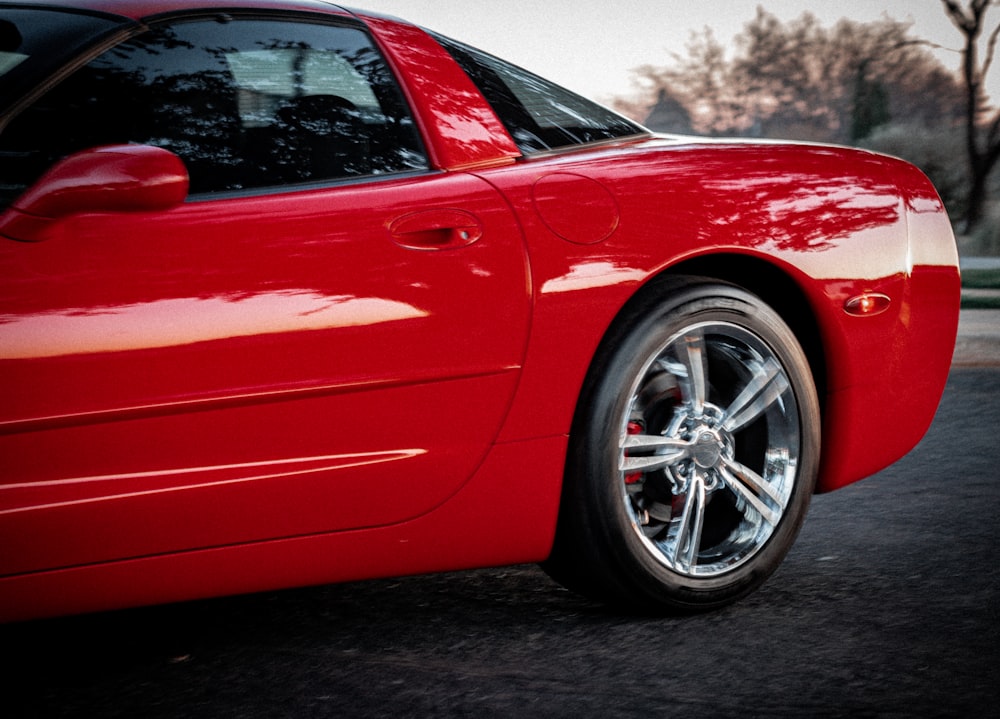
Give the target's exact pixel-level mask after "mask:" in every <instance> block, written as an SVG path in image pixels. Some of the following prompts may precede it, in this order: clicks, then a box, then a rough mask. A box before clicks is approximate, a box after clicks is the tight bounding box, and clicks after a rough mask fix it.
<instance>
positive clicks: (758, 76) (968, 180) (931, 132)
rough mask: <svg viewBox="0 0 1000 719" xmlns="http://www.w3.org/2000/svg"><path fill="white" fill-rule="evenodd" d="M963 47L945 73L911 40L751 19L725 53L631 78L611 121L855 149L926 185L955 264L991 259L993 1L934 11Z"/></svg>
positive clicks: (704, 43)
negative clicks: (986, 84) (618, 118)
mask: <svg viewBox="0 0 1000 719" xmlns="http://www.w3.org/2000/svg"><path fill="white" fill-rule="evenodd" d="M940 2H941V5H942V13H943V16H947V18H948V20H950V21H951V22H952V24H953V25H954V26H955V28H956V45H958V43H959V42H962V43H964V44H963V45H962V47H961V49H960V50H959V51H960V52H961V53H962V60H963V62H962V67H961V70H960V71H959V72H957V73H956V72H954V71H952V70H951V69H949V68H948V67H946V66H945V65H943V64H942V62H941V61H940V60H939V59H938V57H937V56H936V55H935V54H934V53H933V52H932V51H931V49H932V47H933V46H932V45H931V44H930V43H928V42H927V41H925V40H923V39H921V38H919V37H916V36H915V35H914V34H913V33H912V28H911V24H910V23H907V22H901V21H897V20H894V19H891V18H888V17H886V18H884V19H883V20H880V21H878V22H872V23H859V22H854V21H851V20H848V19H843V20H841V21H840V22H838V23H837V24H836V25H834V26H833V27H827V26H823V25H822V24H821V23H820V22H819V21H818V20H817V19H816V17H815V16H813V15H812V14H810V13H804V14H803V15H801V16H800V17H799V18H797V19H795V20H792V21H790V22H782V21H781V20H779V19H778V18H777V17H776V16H774V15H772V14H771V13H769V12H767V10H766V9H764V8H763V7H758V9H757V14H756V16H755V17H754V19H753V20H752V21H751V22H749V23H747V24H746V25H745V26H744V29H743V31H742V32H741V33H740V34H739V35H737V36H736V37H735V38H733V40H732V42H731V43H729V44H728V47H729V48H734V49H732V50H730V51H727V50H726V47H727V45H725V44H723V43H721V42H720V41H719V40H718V39H717V38H716V37H715V36H714V35H713V33H712V31H711V30H710V29H707V28H706V29H705V30H704V31H702V32H701V33H697V34H692V36H691V37H690V39H689V42H688V43H687V46H686V48H685V51H684V52H683V53H673V54H671V55H670V56H669V58H668V62H667V63H665V64H664V65H644V66H642V67H639V68H636V69H635V70H634V71H633V81H634V86H635V91H634V92H633V93H632V95H631V96H630V97H628V98H625V97H621V98H618V99H616V100H615V103H614V104H615V106H616V108H617V109H618V110H619V111H621V112H622V113H624V114H626V115H628V116H629V117H632V118H634V119H636V120H638V121H640V122H643V123H644V124H645V125H646V126H647V127H649V128H650V129H652V130H655V131H658V132H668V133H678V134H692V135H702V136H708V137H752V138H783V139H794V140H804V141H816V142H832V143H837V144H844V145H852V146H855V147H863V148H867V149H871V150H875V151H877V152H884V153H888V154H891V155H895V156H897V157H902V158H903V159H905V160H908V161H910V162H912V163H914V164H915V165H917V166H918V167H920V168H921V169H922V170H923V171H924V172H925V173H927V175H928V176H929V177H930V178H931V180H932V181H933V182H934V184H935V186H936V187H937V188H938V191H939V192H940V193H941V196H942V199H943V200H944V202H945V204H946V206H947V207H948V211H949V214H950V215H951V218H952V221H953V223H954V225H955V229H956V232H957V234H958V235H959V238H960V250H961V251H962V252H963V254H970V255H972V254H974V255H1000V180H998V178H997V177H996V176H997V175H1000V173H997V172H994V171H993V170H994V166H995V164H996V163H997V160H998V159H1000V111H998V110H997V109H996V108H994V107H991V106H990V104H989V100H988V98H987V97H986V96H985V94H984V92H983V90H982V86H983V79H984V78H985V76H986V73H987V72H988V71H989V69H990V66H991V64H992V61H993V53H994V49H995V47H996V44H997V39H998V35H1000V22H997V21H996V19H993V26H990V24H989V20H990V19H991V17H992V16H990V17H988V16H987V14H988V10H989V8H990V7H992V6H996V5H1000V2H998V0H964V3H963V2H959V1H958V0H940Z"/></svg>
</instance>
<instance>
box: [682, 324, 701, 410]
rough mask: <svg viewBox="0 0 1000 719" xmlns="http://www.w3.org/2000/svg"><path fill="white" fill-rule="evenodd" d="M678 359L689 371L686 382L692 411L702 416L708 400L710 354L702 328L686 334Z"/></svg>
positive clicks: (687, 371)
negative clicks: (708, 353)
mask: <svg viewBox="0 0 1000 719" xmlns="http://www.w3.org/2000/svg"><path fill="white" fill-rule="evenodd" d="M677 359H678V360H680V362H681V364H682V365H684V369H685V370H686V373H687V381H686V382H685V384H686V385H687V387H686V389H687V398H688V399H689V400H690V401H691V407H692V412H693V414H694V416H695V417H701V416H702V415H703V414H704V413H705V402H706V401H707V400H708V355H707V353H706V352H705V335H704V334H703V333H702V332H701V331H700V330H698V331H691V332H688V333H687V334H685V335H684V339H683V340H682V347H681V351H680V352H678V355H677Z"/></svg>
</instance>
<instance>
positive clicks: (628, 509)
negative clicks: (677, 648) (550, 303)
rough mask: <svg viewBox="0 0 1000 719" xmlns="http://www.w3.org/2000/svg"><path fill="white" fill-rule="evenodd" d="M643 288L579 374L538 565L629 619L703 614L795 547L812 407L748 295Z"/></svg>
mask: <svg viewBox="0 0 1000 719" xmlns="http://www.w3.org/2000/svg"><path fill="white" fill-rule="evenodd" d="M650 289H651V291H650V292H647V293H646V294H645V295H644V297H645V299H639V300H638V301H637V302H636V303H634V305H633V306H631V307H630V308H627V309H626V310H625V311H624V313H623V315H622V317H621V318H620V319H619V321H617V322H616V323H615V326H614V327H613V328H612V330H611V331H610V332H609V334H608V336H607V337H606V338H605V340H604V341H603V342H602V345H601V349H600V350H599V352H598V354H597V356H596V358H595V360H594V363H593V366H592V367H591V370H590V372H589V374H588V378H587V381H586V384H585V387H584V391H583V394H582V396H581V399H580V405H579V407H578V408H577V412H576V417H575V419H574V424H573V428H572V431H571V436H570V446H569V453H568V457H567V465H566V476H565V484H564V489H563V498H562V506H561V508H560V517H559V525H558V529H557V533H556V540H555V545H554V548H553V551H552V555H551V557H550V558H549V560H548V561H546V562H545V563H544V565H543V566H544V568H545V569H546V571H548V572H549V574H550V575H552V576H553V577H554V578H555V579H557V580H558V581H560V582H562V583H563V584H565V585H566V586H568V587H569V588H571V589H574V590H577V591H580V592H582V593H584V594H586V595H589V596H591V597H593V598H597V599H600V600H602V601H606V602H611V603H613V604H617V605H624V606H625V607H628V608H631V609H637V610H642V611H649V610H653V611H663V610H674V611H678V610H680V611H695V610H704V609H712V608H715V607H719V606H722V605H725V604H728V603H730V602H733V601H735V600H737V599H739V598H741V597H744V596H746V595H747V594H749V593H750V592H752V591H753V590H754V589H756V588H757V587H758V586H760V584H761V583H763V582H764V580H765V579H767V577H768V576H770V575H771V573H772V572H774V570H775V569H776V568H777V567H778V565H779V564H780V563H781V561H782V560H783V559H784V557H785V555H786V554H787V552H788V550H789V548H790V547H791V545H792V543H793V542H794V540H795V537H796V535H797V534H798V531H799V528H800V527H801V525H802V521H803V520H804V518H805V515H806V510H807V508H808V506H809V500H810V498H811V496H812V493H813V490H814V486H815V481H816V474H817V471H818V467H819V449H820V412H819V403H818V400H817V397H816V389H815V384H814V382H813V378H812V374H811V372H810V368H809V364H808V361H807V359H806V357H805V354H804V353H803V351H802V349H801V347H800V346H799V343H798V342H797V341H796V339H795V336H794V335H793V333H792V331H791V330H790V329H789V328H788V326H787V325H786V324H785V323H784V322H783V321H782V319H781V318H780V317H779V316H778V314H777V313H776V312H775V311H774V310H773V309H771V308H770V307H768V306H767V305H766V304H764V303H763V302H762V301H761V300H760V299H759V298H757V297H756V296H754V295H752V294H750V293H748V292H746V291H744V290H742V289H740V288H738V287H734V286H731V285H726V284H721V283H718V282H714V281H707V280H697V279H694V278H687V279H676V278H675V279H672V280H669V284H668V283H660V284H659V285H658V286H656V287H653V288H650Z"/></svg>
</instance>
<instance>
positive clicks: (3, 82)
mask: <svg viewBox="0 0 1000 719" xmlns="http://www.w3.org/2000/svg"><path fill="white" fill-rule="evenodd" d="M121 22H122V20H121V19H119V18H113V17H110V16H102V15H91V14H86V13H81V12H69V11H63V10H54V9H48V8H28V7H24V6H18V5H7V4H0V117H2V115H3V114H4V113H5V112H6V111H7V110H8V108H10V107H11V105H13V104H14V103H15V102H16V101H17V100H18V99H19V98H20V97H21V96H22V95H24V93H26V92H28V91H29V90H31V89H33V88H36V87H38V86H39V85H40V84H42V83H43V82H44V80H45V78H46V77H48V76H49V75H50V74H51V73H52V72H53V71H54V70H55V69H57V68H58V67H60V66H61V65H63V64H64V63H65V62H66V61H68V60H69V59H70V58H72V57H73V56H74V55H75V54H77V53H78V52H80V51H81V50H82V49H83V48H85V47H87V46H88V45H90V44H91V43H93V42H95V41H96V40H97V39H99V38H100V37H101V36H102V35H104V34H105V33H107V32H108V31H110V30H112V29H114V28H115V27H117V26H119V24H120V23H121Z"/></svg>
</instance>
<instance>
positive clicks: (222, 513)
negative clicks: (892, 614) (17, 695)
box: [0, 0, 959, 620]
mask: <svg viewBox="0 0 1000 719" xmlns="http://www.w3.org/2000/svg"><path fill="white" fill-rule="evenodd" d="M0 277H2V280H0V617H2V618H4V619H6V620H12V619H23V618H28V617H39V616H46V615H55V614H63V613H71V612H86V611H94V610H100V609H107V608H113V607H124V606H130V605H139V604H146V603H154V602H171V601H178V600H185V599H191V598H196V597H208V596H213V595H221V594H227V593H239V592H254V591H260V590H269V589H273V588H278V587H290V586H297V585H306V584H316V583H326V582H336V581H343V580H356V579H362V578H368V577H382V576H389V575H398V574H406V573H418V572H431V571H439V570H454V569H460V568H468V567H479V566H487V565H499V564H509V563H521V562H542V563H543V566H544V567H545V568H546V570H547V571H548V572H550V574H551V575H552V576H553V577H555V578H556V579H558V580H559V581H561V582H563V583H565V584H566V585H567V586H569V587H571V588H574V589H576V590H579V591H582V592H584V593H586V594H588V595H589V596H592V597H594V598H597V599H600V600H604V601H609V602H614V603H618V604H623V605H629V606H631V607H638V608H642V609H646V610H649V609H653V610H657V609H659V610H664V609H667V610H671V609H672V610H692V609H704V608H711V607H716V606H720V605H723V604H725V603H727V602H731V601H733V600H736V599H738V598H740V597H742V596H744V595H746V594H747V593H749V592H750V591H752V590H753V589H754V588H756V587H757V586H758V585H760V584H761V582H763V581H764V579H765V578H766V577H767V576H768V575H769V574H770V573H771V572H772V571H773V570H774V569H775V568H776V566H777V565H778V564H779V562H780V561H781V560H782V558H783V556H784V555H785V554H786V552H787V551H788V549H789V546H790V545H791V544H792V542H793V539H794V537H795V535H796V533H797V531H798V529H799V527H800V526H801V524H802V521H803V519H804V517H805V514H806V508H807V506H808V504H809V500H810V497H811V495H812V494H813V493H814V492H823V491H829V490H833V489H836V488H838V487H841V486H843V485H845V484H847V483H849V482H853V481H855V480H858V479H861V478H862V477H865V476H867V475H870V474H872V473H874V472H876V471H878V470H879V469H881V468H883V467H885V466H886V465H888V464H890V463H891V462H894V461H895V460H896V459H898V458H899V457H901V456H902V455H903V454H905V453H906V452H907V451H908V450H909V449H910V448H912V447H913V445H914V444H915V443H916V442H917V441H918V440H919V439H920V438H921V436H922V435H923V433H924V432H925V430H926V428H927V427H928V425H929V423H930V421H931V418H932V416H933V414H934V411H935V409H936V407H937V403H938V400H939V398H940V396H941V392H942V389H943V387H944V383H945V379H946V375H947V373H948V369H949V364H950V360H951V354H952V348H953V341H954V337H955V332H956V326H957V321H958V299H959V273H958V267H957V254H956V249H955V242H954V238H953V235H952V231H951V228H950V225H949V222H948V218H947V216H946V214H945V212H944V209H943V207H942V204H941V201H940V199H939V198H938V195H937V194H936V192H935V191H934V189H933V187H932V186H931V184H930V183H929V182H928V181H927V179H926V178H925V177H924V176H923V175H922V174H921V173H920V172H919V171H918V170H916V169H915V168H914V167H912V166H910V165H908V164H906V163H904V162H902V161H899V160H896V159H892V158H889V157H882V156H879V155H875V154H871V153H867V152H860V151H855V150H849V149H843V148H836V147H826V146H819V145H801V144H798V145H796V144H777V143H755V142H748V141H721V140H708V139H704V138H691V137H676V136H664V135H654V134H651V133H650V132H648V131H647V130H645V129H644V128H643V127H641V126H639V125H637V124H635V123H633V122H631V121H629V120H627V119H625V118H623V117H621V116H619V115H617V114H615V113H613V112H611V111H609V110H607V109H604V108H602V107H600V106H598V105H595V104H593V103H591V102H589V101H587V100H584V99H582V98H580V97H578V96H575V95H573V94H572V93H569V92H567V91H565V90H563V89H561V88H559V87H557V86H555V85H553V84H551V83H549V82H547V81H545V80H543V79H540V78H538V77H536V76H534V75H532V74H530V73H528V72H525V71H524V70H522V69H520V68H518V67H515V66H512V65H510V64H508V63H506V62H503V61H501V60H498V59H496V58H494V57H491V56H489V55H486V54H484V53H482V52H480V51H478V50H476V49H474V48H472V47H469V46H467V45H464V44H462V43H459V42H455V41H453V40H451V39H448V38H445V37H441V36H439V35H437V34H435V33H433V32H428V31H425V30H423V29H420V28H418V27H415V26H413V25H410V24H407V23H405V22H403V21H400V20H397V19H392V18H387V17H382V16H378V15H372V14H366V13H364V12H359V11H353V10H348V9H345V8H342V7H338V6H336V5H332V4H329V3H326V2H320V1H319V0H288V1H282V0H240V1H239V2H233V1H231V0H211V1H210V2H206V0H198V1H192V0H129V1H117V0H45V2H41V3H36V2H23V1H19V2H7V1H3V2H0Z"/></svg>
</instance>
